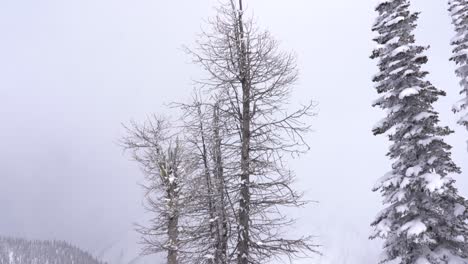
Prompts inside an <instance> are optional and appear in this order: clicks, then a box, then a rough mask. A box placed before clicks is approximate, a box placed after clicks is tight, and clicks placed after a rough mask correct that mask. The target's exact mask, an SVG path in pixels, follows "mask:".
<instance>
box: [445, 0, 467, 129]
mask: <svg viewBox="0 0 468 264" xmlns="http://www.w3.org/2000/svg"><path fill="white" fill-rule="evenodd" d="M449 6H450V7H449V12H450V15H451V16H452V23H453V25H454V26H455V32H456V35H455V37H454V38H453V39H452V41H451V44H452V45H453V47H454V48H453V56H452V57H451V58H450V60H452V61H454V62H455V63H456V64H457V66H458V67H457V69H456V70H455V73H456V75H457V76H458V77H460V79H461V81H460V86H461V87H462V90H461V92H460V94H464V98H462V99H461V100H460V101H458V102H457V103H456V104H455V105H454V106H453V111H454V112H462V111H464V110H466V108H467V107H468V1H466V0H450V1H449ZM465 112H466V111H465ZM458 123H459V124H460V125H462V126H465V127H466V129H468V113H465V114H464V115H463V116H462V117H461V118H460V119H459V121H458Z"/></svg>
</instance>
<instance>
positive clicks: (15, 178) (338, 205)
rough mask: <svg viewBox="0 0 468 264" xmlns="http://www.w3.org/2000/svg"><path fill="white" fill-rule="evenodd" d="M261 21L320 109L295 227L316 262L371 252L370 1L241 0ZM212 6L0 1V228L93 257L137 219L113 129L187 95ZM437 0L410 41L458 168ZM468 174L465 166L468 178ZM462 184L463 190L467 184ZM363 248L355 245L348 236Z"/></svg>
mask: <svg viewBox="0 0 468 264" xmlns="http://www.w3.org/2000/svg"><path fill="white" fill-rule="evenodd" d="M246 2H247V5H248V8H249V11H250V12H251V13H253V14H254V16H255V17H256V19H257V21H258V23H259V24H260V25H261V26H262V27H264V28H267V29H269V30H270V31H271V32H272V33H273V35H274V36H275V37H276V38H277V39H279V40H280V41H281V45H282V47H283V48H284V49H285V50H291V51H294V52H295V53H296V54H297V56H298V60H299V65H300V69H301V78H300V81H299V83H298V85H297V88H296V89H295V93H294V98H295V100H297V102H298V103H300V102H304V101H305V100H306V99H307V98H313V99H314V100H316V101H318V102H319V103H320V106H319V109H318V110H319V116H318V117H317V118H316V119H315V120H314V123H313V127H314V129H315V132H314V133H313V134H311V135H310V137H309V140H310V143H311V146H312V150H311V152H310V154H308V155H306V156H303V157H302V158H301V159H299V160H295V161H293V162H292V163H291V164H292V165H293V167H294V169H295V170H296V172H297V174H298V178H299V182H298V185H297V186H298V187H299V188H301V189H303V190H306V191H307V198H309V199H313V200H318V201H320V203H319V204H318V205H313V206H309V207H308V208H307V209H306V210H301V211H300V212H299V213H297V215H298V216H299V217H300V219H301V220H300V222H299V227H298V229H297V230H296V231H298V232H300V233H305V232H308V233H313V234H316V235H318V236H319V238H318V242H319V243H321V244H323V245H324V248H323V251H324V253H325V255H326V256H324V257H323V258H322V260H323V263H345V262H346V261H348V262H346V263H360V262H361V263H362V261H370V260H374V258H375V255H376V254H377V253H378V243H376V242H368V241H367V237H368V235H369V231H370V228H369V227H368V226H369V223H370V222H371V221H372V219H373V216H374V215H375V214H377V212H378V210H380V209H381V208H382V206H380V196H379V195H378V194H374V193H372V192H371V191H370V189H371V188H372V186H373V185H374V182H375V180H376V179H377V178H379V177H380V176H382V175H383V174H384V173H385V172H387V171H388V170H389V169H390V162H389V161H388V160H387V158H386V157H385V153H386V151H387V143H386V139H385V138H384V137H379V138H377V137H373V136H372V134H371V132H370V130H371V127H372V126H373V125H374V123H375V122H376V121H378V120H379V119H380V118H382V117H383V112H381V111H379V110H378V109H372V108H371V107H370V105H371V102H372V100H374V99H375V98H376V97H377V95H376V93H375V91H374V89H373V84H372V83H371V76H372V75H373V74H375V73H376V72H377V68H376V67H375V66H374V62H372V61H371V60H370V59H369V55H370V53H371V49H372V47H373V44H372V42H371V36H372V33H371V32H370V27H371V24H372V22H373V21H374V18H375V13H374V12H373V8H374V6H375V3H374V1H373V0H360V1H349V0H335V1H311V0H290V1H279V0H247V1H246ZM216 3H217V1H215V0H196V1H193V0H192V1H189V0H179V1H161V0H133V1H129V0H67V1H64V0H42V1H35V0H0V121H1V130H0V160H1V163H0V164H1V166H0V180H1V181H0V212H1V216H2V217H1V218H0V234H2V235H15V236H24V237H28V238H40V239H61V240H67V241H70V242H73V243H75V244H77V245H79V246H81V247H83V248H85V249H88V250H90V251H93V252H95V251H96V250H97V249H101V248H103V247H105V246H107V245H108V244H109V243H111V242H113V241H115V240H118V239H120V238H121V237H124V236H126V234H127V233H128V232H129V231H130V230H131V229H132V223H133V222H136V221H141V219H143V210H142V207H141V190H140V188H139V187H138V186H137V182H138V181H140V180H141V179H142V176H141V173H140V171H139V170H138V168H137V166H136V164H134V163H133V162H130V161H129V158H128V156H126V155H123V153H122V150H121V149H120V147H119V146H118V145H117V141H118V140H119V138H120V137H121V136H122V135H123V129H122V127H121V123H125V122H128V121H129V120H130V119H136V120H143V119H144V118H145V116H146V115H147V114H150V113H153V112H157V113H161V112H162V111H165V110H164V109H165V106H164V104H165V103H169V102H172V101H181V100H184V99H186V98H188V94H189V92H190V91H191V89H192V88H191V80H192V79H197V77H199V76H200V72H199V70H198V68H197V67H196V66H194V65H191V64H190V59H189V57H187V56H186V55H185V54H184V52H182V50H181V46H182V45H184V44H185V45H188V46H190V45H192V44H193V43H194V39H195V37H196V34H197V33H198V32H200V27H201V26H202V25H203V19H206V18H207V17H209V16H211V15H213V6H214V5H215V4H216ZM446 7H447V6H446V3H445V1H434V0H431V1H427V0H414V8H415V9H417V10H421V11H423V13H422V15H421V19H420V22H419V24H420V28H419V29H418V31H417V39H418V42H419V43H421V44H424V45H428V44H430V45H431V50H430V51H429V56H430V58H429V59H430V62H429V64H428V65H427V67H426V69H428V70H430V71H431V73H432V74H431V75H430V76H429V78H430V80H431V81H432V82H433V83H434V84H435V85H436V86H438V87H439V88H442V89H445V90H446V91H447V92H448V93H449V95H448V96H447V97H445V98H443V99H441V101H440V103H438V104H437V108H438V110H439V111H440V112H441V116H442V120H443V123H444V124H449V125H451V126H452V128H456V130H457V133H456V135H453V136H451V137H450V138H449V140H448V141H449V142H450V143H452V144H453V145H454V159H455V160H456V162H458V164H459V165H460V166H461V167H462V168H463V169H465V170H468V166H467V165H468V164H467V162H466V158H467V154H466V144H465V143H464V142H465V138H467V137H468V135H467V133H466V132H465V131H463V129H461V128H459V127H458V126H456V125H455V116H454V115H453V114H452V113H451V112H450V106H451V104H452V103H453V102H455V101H456V99H457V98H458V97H457V94H458V91H459V87H458V84H457V82H458V80H457V79H456V78H455V76H454V74H453V69H454V66H453V65H452V63H451V62H449V61H448V57H449V55H450V47H449V46H448V42H449V40H450V39H451V37H452V35H453V33H452V27H451V25H450V20H449V17H448V14H447V11H446V9H447V8H446ZM464 175H466V174H464ZM457 178H458V183H457V186H458V187H459V188H460V189H461V192H462V194H464V195H466V196H467V194H468V185H467V184H468V179H467V177H466V176H459V177H457ZM357 242H359V243H357Z"/></svg>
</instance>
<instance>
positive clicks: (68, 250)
mask: <svg viewBox="0 0 468 264" xmlns="http://www.w3.org/2000/svg"><path fill="white" fill-rule="evenodd" d="M46 263H60V264H72V263H73V264H104V262H100V261H98V260H97V259H95V258H94V257H93V256H91V255H90V254H89V253H86V252H84V251H82V250H80V249H78V248H77V247H74V246H72V245H69V244H67V243H65V242H57V241H27V240H24V239H16V238H2V237H0V264H46Z"/></svg>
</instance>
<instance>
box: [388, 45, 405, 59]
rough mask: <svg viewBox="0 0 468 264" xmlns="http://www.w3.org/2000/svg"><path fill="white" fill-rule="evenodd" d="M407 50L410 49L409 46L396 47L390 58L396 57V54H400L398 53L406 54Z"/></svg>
mask: <svg viewBox="0 0 468 264" xmlns="http://www.w3.org/2000/svg"><path fill="white" fill-rule="evenodd" d="M409 50H410V47H409V46H401V47H398V48H396V49H394V50H393V51H392V52H391V54H390V56H392V57H393V56H396V55H398V54H400V53H403V52H407V51H409Z"/></svg>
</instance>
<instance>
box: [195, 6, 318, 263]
mask: <svg viewBox="0 0 468 264" xmlns="http://www.w3.org/2000/svg"><path fill="white" fill-rule="evenodd" d="M211 26H212V27H211V31H210V32H205V33H204V34H202V37H201V38H200V40H199V41H198V48H197V49H195V50H191V51H189V52H190V53H191V54H192V55H193V56H194V60H195V62H196V63H198V64H200V65H201V66H202V67H203V68H204V69H205V70H206V72H207V73H208V77H207V79H205V80H204V81H201V83H202V84H203V87H205V88H206V90H207V93H209V94H212V95H215V96H216V97H217V98H218V100H217V105H218V106H217V111H219V113H222V116H223V118H225V119H224V124H226V126H227V129H226V130H227V131H231V133H229V134H228V135H225V143H224V146H225V147H226V149H229V150H228V152H229V153H230V155H229V156H230V157H233V156H236V157H237V158H238V163H237V164H238V166H237V171H235V170H232V171H231V172H230V173H235V174H236V175H237V182H236V183H235V184H234V186H232V187H233V189H234V190H235V191H236V192H233V193H231V195H230V197H231V198H233V199H234V201H235V206H236V224H237V241H236V242H235V245H234V248H235V252H234V253H235V254H236V255H237V263H238V264H248V263H265V262H267V261H268V259H271V258H281V257H289V258H291V257H294V256H297V255H298V254H301V253H307V252H311V251H315V250H314V247H313V246H312V245H311V244H310V241H309V239H308V237H304V238H299V239H289V238H286V237H283V236H282V232H281V230H282V229H283V228H284V227H287V226H289V225H290V224H292V223H293V222H294V221H293V220H292V219H290V218H288V217H287V216H285V215H284V214H283V213H282V212H281V211H280V210H279V207H281V206H292V207H298V206H302V205H303V204H304V202H303V201H302V199H301V197H302V195H301V194H300V193H298V192H297V191H295V190H294V189H293V188H292V186H291V185H292V183H293V180H294V174H293V172H292V170H291V169H290V168H288V167H287V165H286V160H285V156H286V155H287V154H291V155H295V154H301V153H304V152H306V151H307V150H308V149H309V147H308V145H307V143H306V142H305V141H304V138H303V136H304V134H305V133H307V132H308V131H309V130H310V129H309V125H308V124H307V123H305V122H306V121H305V120H304V118H307V117H310V116H313V112H312V108H313V103H309V104H307V105H305V106H304V107H302V108H300V109H298V110H295V111H292V112H289V111H288V110H287V107H288V103H289V101H288V100H289V97H290V93H291V88H292V86H293V85H294V83H295V81H296V79H297V68H296V63H295V58H294V56H292V55H291V54H289V53H284V52H280V51H278V44H277V42H276V41H275V40H274V39H273V38H272V36H271V35H270V33H268V32H266V31H264V32H262V31H260V30H259V29H257V28H256V27H255V25H254V23H252V21H251V20H250V19H246V18H245V17H244V7H243V3H242V0H239V1H238V2H237V1H234V0H230V1H228V2H227V4H226V5H223V6H221V7H220V8H219V9H218V15H217V17H216V18H215V19H213V20H211Z"/></svg>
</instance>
